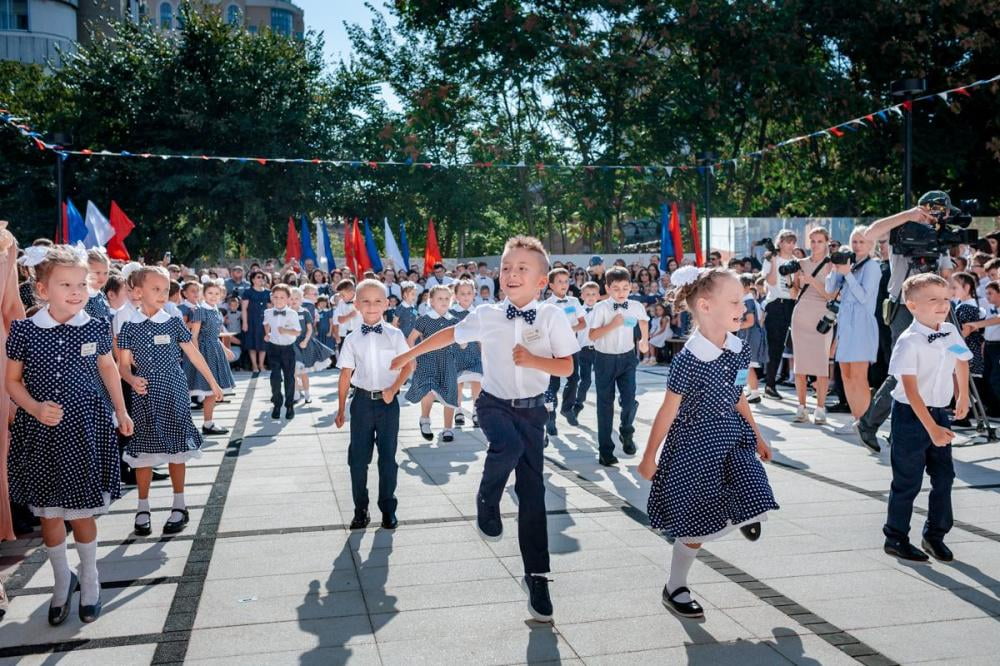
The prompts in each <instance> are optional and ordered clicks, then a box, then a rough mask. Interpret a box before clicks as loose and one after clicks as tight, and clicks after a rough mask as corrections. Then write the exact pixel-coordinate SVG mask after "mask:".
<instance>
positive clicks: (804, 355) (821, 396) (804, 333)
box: [792, 227, 833, 424]
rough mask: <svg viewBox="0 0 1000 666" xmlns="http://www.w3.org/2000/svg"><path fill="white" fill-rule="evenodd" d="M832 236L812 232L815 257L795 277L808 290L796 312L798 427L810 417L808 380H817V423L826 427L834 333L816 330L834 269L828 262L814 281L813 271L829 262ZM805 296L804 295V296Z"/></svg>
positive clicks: (794, 345) (821, 230) (794, 343)
mask: <svg viewBox="0 0 1000 666" xmlns="http://www.w3.org/2000/svg"><path fill="white" fill-rule="evenodd" d="M829 245H830V233H829V232H828V231H827V230H826V229H824V228H822V227H817V228H815V229H813V230H812V231H810V232H809V248H810V250H811V252H812V253H811V254H810V255H809V258H808V259H803V260H801V261H800V262H799V263H801V264H802V270H801V271H799V272H798V273H796V274H795V286H796V287H798V288H799V289H800V290H801V289H803V288H806V287H808V288H807V289H806V290H805V293H804V294H802V298H800V299H799V302H798V304H797V305H796V306H795V310H794V311H792V356H793V360H794V370H795V392H796V394H797V396H798V399H799V408H798V411H797V412H796V414H795V421H796V422H797V423H808V422H809V416H808V415H807V413H806V376H807V375H813V376H814V377H816V383H815V387H816V410H815V411H814V412H813V422H814V423H816V424H823V423H826V409H825V405H826V393H827V389H828V388H829V386H830V344H831V343H832V341H833V334H832V332H830V333H826V334H825V335H824V334H822V333H820V332H818V331H817V330H816V324H817V323H818V322H819V320H820V319H821V318H822V317H823V313H824V312H825V311H826V302H827V300H829V299H830V298H831V297H832V296H833V295H832V294H830V293H828V292H827V291H826V276H827V273H829V272H830V270H831V269H832V266H831V264H830V262H827V263H826V265H824V266H823V268H821V269H820V270H819V272H818V273H816V276H815V277H813V271H815V270H816V267H817V266H819V265H820V263H822V262H823V260H824V259H826V258H827V254H828V252H829ZM800 293H801V292H800Z"/></svg>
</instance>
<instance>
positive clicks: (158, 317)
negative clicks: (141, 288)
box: [128, 308, 170, 324]
mask: <svg viewBox="0 0 1000 666" xmlns="http://www.w3.org/2000/svg"><path fill="white" fill-rule="evenodd" d="M147 319H148V320H149V321H151V322H153V323H154V324H162V323H164V322H167V321H170V315H169V314H167V311H166V310H157V311H156V314H154V315H153V316H152V317H147V316H146V315H144V314H143V313H142V308H135V312H133V313H132V314H131V315H130V316H129V318H128V320H129V321H130V322H132V323H133V324H141V323H142V322H144V321H146V320H147Z"/></svg>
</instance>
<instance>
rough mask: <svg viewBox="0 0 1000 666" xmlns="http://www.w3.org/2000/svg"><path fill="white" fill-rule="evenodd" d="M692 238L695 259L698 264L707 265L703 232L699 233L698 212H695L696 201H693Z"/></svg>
mask: <svg viewBox="0 0 1000 666" xmlns="http://www.w3.org/2000/svg"><path fill="white" fill-rule="evenodd" d="M691 240H692V241H694V261H695V264H696V265H698V266H704V265H705V255H704V253H703V252H702V250H701V234H699V233H698V213H697V212H695V209H694V202H693V201H692V202H691Z"/></svg>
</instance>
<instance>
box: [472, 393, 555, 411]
mask: <svg viewBox="0 0 1000 666" xmlns="http://www.w3.org/2000/svg"><path fill="white" fill-rule="evenodd" d="M482 395H484V396H486V397H487V398H489V399H490V400H496V401H497V402H502V403H503V404H505V405H509V406H511V407H513V408H514V409H532V408H533V407H544V406H545V394H544V393H540V394H538V395H536V396H534V397H531V398H514V399H513V400H506V399H504V398H498V397H496V396H495V395H493V394H492V393H487V392H486V391H483V392H482Z"/></svg>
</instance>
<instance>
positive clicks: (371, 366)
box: [337, 322, 410, 391]
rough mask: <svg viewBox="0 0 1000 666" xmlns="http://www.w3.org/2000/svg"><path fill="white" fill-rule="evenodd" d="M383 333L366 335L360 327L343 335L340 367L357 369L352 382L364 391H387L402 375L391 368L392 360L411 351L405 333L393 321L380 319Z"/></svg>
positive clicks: (338, 362) (338, 363)
mask: <svg viewBox="0 0 1000 666" xmlns="http://www.w3.org/2000/svg"><path fill="white" fill-rule="evenodd" d="M379 325H380V326H382V332H381V333H375V332H374V331H370V332H369V333H368V334H367V335H365V334H363V333H362V332H361V328H360V327H359V328H358V329H357V330H355V331H352V332H351V334H350V335H348V336H347V337H346V338H344V346H343V347H342V348H341V350H340V355H339V356H338V357H337V367H338V368H340V369H341V370H344V369H347V368H350V369H352V370H354V374H352V375H351V384H352V385H353V386H356V387H358V388H360V389H364V390H365V391H384V390H386V389H388V388H389V387H390V386H392V385H393V384H394V383H395V382H396V380H397V379H398V378H399V371H398V370H390V369H389V366H390V365H391V364H392V359H394V358H396V357H397V356H399V355H400V354H404V353H406V352H407V351H409V349H410V347H409V345H407V344H406V337H405V336H404V335H403V332H402V331H400V330H399V329H398V328H396V327H395V326H393V325H392V324H387V323H385V322H380V324H379Z"/></svg>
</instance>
